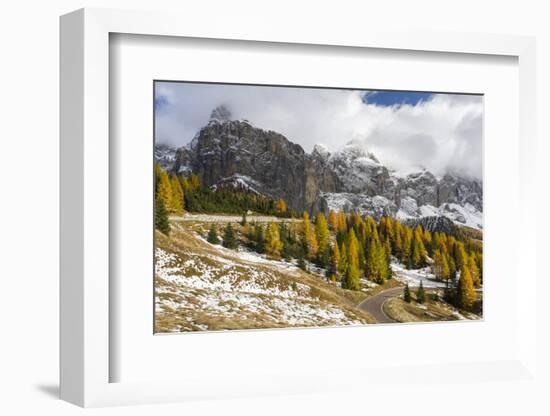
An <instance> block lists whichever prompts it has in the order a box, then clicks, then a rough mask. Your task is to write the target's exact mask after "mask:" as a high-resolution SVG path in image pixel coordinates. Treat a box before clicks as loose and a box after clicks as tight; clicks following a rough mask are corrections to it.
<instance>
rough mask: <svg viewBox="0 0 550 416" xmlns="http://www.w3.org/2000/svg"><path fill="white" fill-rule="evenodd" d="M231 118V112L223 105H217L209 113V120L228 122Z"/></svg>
mask: <svg viewBox="0 0 550 416" xmlns="http://www.w3.org/2000/svg"><path fill="white" fill-rule="evenodd" d="M231 117H232V114H231V111H229V109H228V108H227V107H226V106H225V105H223V104H222V105H219V106H217V107H216V108H214V109H213V110H212V113H210V120H216V121H221V122H223V121H230V120H231Z"/></svg>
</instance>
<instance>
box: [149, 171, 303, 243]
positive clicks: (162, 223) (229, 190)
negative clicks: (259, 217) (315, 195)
mask: <svg viewBox="0 0 550 416" xmlns="http://www.w3.org/2000/svg"><path fill="white" fill-rule="evenodd" d="M186 211H187V212H195V213H214V212H223V213H226V214H241V213H243V212H247V211H253V212H256V213H259V214H264V215H273V216H277V217H282V218H291V217H297V216H298V214H297V213H296V212H294V211H292V210H290V209H289V208H288V207H287V204H286V202H285V201H284V199H279V200H278V201H275V200H274V199H271V198H268V197H265V196H263V195H259V194H257V193H255V192H250V191H247V190H239V189H235V188H234V187H232V186H218V187H217V188H216V189H212V188H211V187H208V186H204V185H203V184H202V183H201V181H200V178H199V177H198V176H197V175H191V176H189V177H186V176H183V175H173V174H169V173H168V172H167V171H165V170H163V169H161V167H160V165H159V164H158V163H156V164H155V226H156V228H157V229H159V230H160V231H162V232H164V233H166V234H168V233H169V232H170V224H169V221H168V216H169V215H170V214H174V215H182V214H183V213H184V212H186Z"/></svg>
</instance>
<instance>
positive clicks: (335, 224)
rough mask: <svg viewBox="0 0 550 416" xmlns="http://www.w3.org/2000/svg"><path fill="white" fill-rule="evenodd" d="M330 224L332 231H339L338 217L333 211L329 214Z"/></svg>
mask: <svg viewBox="0 0 550 416" xmlns="http://www.w3.org/2000/svg"><path fill="white" fill-rule="evenodd" d="M328 223H329V224H330V228H331V229H332V231H334V232H336V231H337V230H338V215H337V214H336V211H334V210H332V209H331V210H330V211H329V213H328Z"/></svg>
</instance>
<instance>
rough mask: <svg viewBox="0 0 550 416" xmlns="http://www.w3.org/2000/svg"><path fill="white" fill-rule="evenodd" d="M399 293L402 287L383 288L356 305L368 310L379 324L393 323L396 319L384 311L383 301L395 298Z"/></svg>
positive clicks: (401, 291)
mask: <svg viewBox="0 0 550 416" xmlns="http://www.w3.org/2000/svg"><path fill="white" fill-rule="evenodd" d="M401 293H403V288H402V287H395V288H393V289H388V290H384V291H383V292H380V293H378V294H377V295H374V296H371V297H370V298H368V299H365V300H364V301H363V302H361V303H360V304H359V305H357V307H358V308H359V309H362V310H364V311H366V312H368V313H369V314H370V315H371V316H372V317H373V318H374V319H376V320H377V321H378V323H380V324H391V323H395V322H397V321H394V320H393V319H391V318H390V317H389V316H388V315H386V313H385V312H384V303H385V302H386V301H387V300H388V299H390V298H395V297H397V296H399V295H400V294H401Z"/></svg>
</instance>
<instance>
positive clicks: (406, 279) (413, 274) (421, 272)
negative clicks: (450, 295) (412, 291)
mask: <svg viewBox="0 0 550 416" xmlns="http://www.w3.org/2000/svg"><path fill="white" fill-rule="evenodd" d="M391 270H392V274H393V277H394V278H395V279H396V280H398V281H400V282H402V283H408V284H409V286H410V287H418V286H420V282H422V286H423V287H424V288H430V289H434V288H445V286H446V285H445V282H440V281H438V280H436V278H435V275H434V274H433V273H432V272H431V271H430V268H429V267H424V268H423V269H418V270H408V269H407V268H405V266H403V265H402V264H401V263H399V262H398V261H397V260H396V259H395V258H392V261H391Z"/></svg>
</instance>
